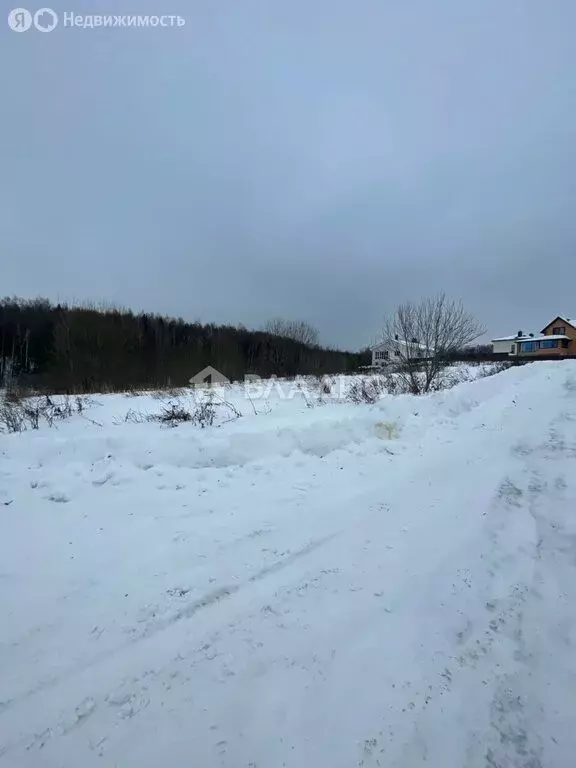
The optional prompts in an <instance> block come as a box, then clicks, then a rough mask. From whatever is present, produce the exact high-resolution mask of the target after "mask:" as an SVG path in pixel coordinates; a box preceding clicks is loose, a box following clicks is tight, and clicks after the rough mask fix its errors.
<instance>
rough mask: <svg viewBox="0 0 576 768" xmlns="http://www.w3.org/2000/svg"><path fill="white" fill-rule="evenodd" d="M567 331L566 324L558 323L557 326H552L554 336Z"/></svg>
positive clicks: (562, 334)
mask: <svg viewBox="0 0 576 768" xmlns="http://www.w3.org/2000/svg"><path fill="white" fill-rule="evenodd" d="M565 333H566V326H564V325H557V326H556V327H555V328H552V336H564V334H565Z"/></svg>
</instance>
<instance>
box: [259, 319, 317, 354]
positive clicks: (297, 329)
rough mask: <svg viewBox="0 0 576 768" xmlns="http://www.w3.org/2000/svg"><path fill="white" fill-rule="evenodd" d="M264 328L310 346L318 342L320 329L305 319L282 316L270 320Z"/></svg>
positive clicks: (268, 331) (275, 334) (276, 334)
mask: <svg viewBox="0 0 576 768" xmlns="http://www.w3.org/2000/svg"><path fill="white" fill-rule="evenodd" d="M264 330H265V331H266V332H267V333H272V334H274V336H283V337H284V338H286V339H293V340H294V341H299V342H300V343H301V344H307V345H308V346H309V347H312V346H314V345H316V344H318V331H317V330H316V328H314V327H313V326H312V325H310V323H307V322H305V321H304V320H284V319H283V318H281V317H275V318H273V319H272V320H268V322H267V323H266V324H265V325H264Z"/></svg>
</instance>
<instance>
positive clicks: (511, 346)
mask: <svg viewBox="0 0 576 768" xmlns="http://www.w3.org/2000/svg"><path fill="white" fill-rule="evenodd" d="M514 352H516V344H510V354H512V355H513V354H514Z"/></svg>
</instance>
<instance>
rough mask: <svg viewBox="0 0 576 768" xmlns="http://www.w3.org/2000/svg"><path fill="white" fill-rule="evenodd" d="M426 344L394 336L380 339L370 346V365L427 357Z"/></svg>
mask: <svg viewBox="0 0 576 768" xmlns="http://www.w3.org/2000/svg"><path fill="white" fill-rule="evenodd" d="M428 354H431V353H428V352H427V351H426V346H425V345H424V344H419V343H418V342H417V341H416V339H413V340H412V341H405V340H404V339H399V338H398V336H396V337H395V338H394V339H389V340H387V341H381V342H379V343H378V344H374V346H373V347H372V365H373V366H378V367H379V366H383V365H388V364H391V363H394V362H400V361H401V360H417V359H418V358H424V357H427V356H428Z"/></svg>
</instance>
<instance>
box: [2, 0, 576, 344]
mask: <svg viewBox="0 0 576 768" xmlns="http://www.w3.org/2000/svg"><path fill="white" fill-rule="evenodd" d="M23 1H24V4H26V3H27V0H23ZM50 5H51V7H52V8H53V9H54V10H55V11H56V12H57V13H58V14H59V15H60V17H61V20H62V15H63V14H64V12H65V11H66V12H69V11H71V10H73V11H74V12H75V13H77V14H98V13H109V14H121V13H126V14H130V13H133V14H146V13H149V14H162V13H165V14H180V15H181V16H182V17H184V18H185V19H186V25H185V26H184V27H180V28H160V27H157V28H155V29H147V30H145V29H136V28H133V29H124V28H113V29H76V28H64V27H63V26H62V23H60V24H59V26H58V27H57V28H56V29H55V30H54V31H53V32H50V33H46V34H43V33H41V32H39V31H38V30H36V29H34V28H32V29H30V30H29V31H27V32H24V33H20V34H17V33H14V32H12V31H11V30H10V29H9V28H8V25H7V23H6V14H7V10H8V9H9V8H10V7H12V6H11V5H4V6H3V8H5V9H6V12H4V13H3V17H4V18H3V19H2V21H1V28H0V79H1V80H2V83H1V85H2V92H1V95H0V98H1V100H2V101H1V120H0V146H1V148H2V149H1V150H0V151H1V155H2V163H1V166H0V238H1V251H0V252H1V253H2V256H1V258H2V268H1V271H0V293H1V294H16V295H20V296H27V297H30V296H36V295H42V296H47V297H48V298H51V299H60V300H69V301H82V300H96V301H105V302H112V303H117V304H121V305H127V306H131V307H133V308H134V309H146V310H149V311H155V312H161V313H167V314H170V315H177V316H183V317H184V318H186V319H190V320H194V319H200V320H202V321H214V322H233V323H236V322H242V323H245V324H246V325H248V326H259V325H260V324H262V323H263V322H264V321H265V320H266V318H268V317H270V316H271V315H283V316H285V317H288V318H302V319H306V320H308V321H310V322H311V323H313V324H314V325H316V326H317V327H318V328H319V330H320V334H321V338H322V340H323V341H325V342H327V343H331V344H336V345H339V346H341V347H348V348H355V347H359V346H361V345H363V344H365V343H368V342H370V341H372V339H373V337H374V335H375V333H376V332H377V331H378V329H379V327H380V326H381V324H382V316H383V315H384V314H385V313H386V312H387V311H388V310H389V309H391V308H393V307H394V306H395V305H396V304H397V303H398V302H400V301H403V300H406V299H409V298H415V299H418V298H419V297H420V296H421V295H426V294H430V293H434V292H436V291H438V290H445V291H446V292H447V293H448V294H449V295H450V296H453V297H455V298H462V299H463V300H464V302H465V303H466V305H467V306H468V307H469V308H470V310H472V311H473V312H475V313H476V314H477V316H478V318H479V319H480V320H482V321H483V322H484V323H485V324H486V325H487V326H488V330H489V335H494V334H498V335H501V334H508V333H514V332H515V331H516V330H518V329H519V328H522V329H523V330H525V331H529V330H540V328H541V327H543V326H544V325H545V324H546V323H547V322H548V321H549V320H551V319H552V317H553V316H554V315H556V314H562V313H564V314H567V315H568V316H569V317H573V318H576V296H575V295H574V291H575V288H574V286H575V285H576V173H575V172H576V151H575V150H576V141H575V137H576V125H575V123H576V44H575V42H574V40H575V37H574V35H575V29H576V2H574V0H204V2H199V0H188V1H187V2H184V1H183V0H131V1H128V0H108V2H106V1H105V0H74V2H72V0H71V2H69V3H67V4H66V3H64V4H62V3H61V2H60V0H54V1H53V2H50ZM29 7H30V6H29ZM31 10H36V7H31Z"/></svg>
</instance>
